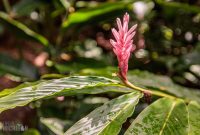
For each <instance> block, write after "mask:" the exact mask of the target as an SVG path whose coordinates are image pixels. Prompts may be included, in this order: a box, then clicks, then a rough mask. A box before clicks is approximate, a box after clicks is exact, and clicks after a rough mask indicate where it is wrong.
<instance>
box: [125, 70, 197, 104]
mask: <svg viewBox="0 0 200 135" xmlns="http://www.w3.org/2000/svg"><path fill="white" fill-rule="evenodd" d="M128 74H129V77H128V78H129V80H130V82H132V83H134V84H135V85H137V86H140V87H145V88H147V89H154V90H159V91H162V92H165V93H170V94H172V95H175V96H177V97H181V98H185V99H188V100H196V101H199V102H200V98H199V97H200V91H199V90H196V89H191V88H186V87H183V86H180V85H177V84H175V83H174V82H173V81H172V80H171V79H170V78H169V77H167V76H162V75H155V74H152V73H150V72H147V71H139V70H134V71H130V72H129V73H128Z"/></svg>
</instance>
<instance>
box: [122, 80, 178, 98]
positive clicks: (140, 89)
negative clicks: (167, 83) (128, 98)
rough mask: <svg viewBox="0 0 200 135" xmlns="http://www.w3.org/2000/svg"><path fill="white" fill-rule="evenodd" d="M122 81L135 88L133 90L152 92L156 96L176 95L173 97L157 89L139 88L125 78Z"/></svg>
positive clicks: (168, 96)
mask: <svg viewBox="0 0 200 135" xmlns="http://www.w3.org/2000/svg"><path fill="white" fill-rule="evenodd" d="M123 82H124V84H125V85H126V86H127V87H129V88H132V89H135V90H138V91H141V92H143V93H150V94H153V95H156V96H159V97H167V98H172V99H176V97H174V96H171V95H168V94H165V93H162V92H159V91H150V90H147V89H143V88H140V87H138V86H135V85H133V84H132V83H130V82H129V81H128V80H125V81H123Z"/></svg>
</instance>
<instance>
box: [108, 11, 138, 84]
mask: <svg viewBox="0 0 200 135" xmlns="http://www.w3.org/2000/svg"><path fill="white" fill-rule="evenodd" d="M116 21H117V26H118V29H119V30H118V31H117V30H116V29H115V28H113V29H112V33H113V35H114V37H115V41H114V40H112V39H110V43H111V44H112V46H113V52H114V53H115V54H116V56H117V60H118V67H119V73H118V75H119V77H120V78H121V79H122V80H123V81H127V72H128V60H129V58H130V54H131V52H132V51H134V50H135V48H136V47H135V45H133V40H132V38H133V37H134V35H135V29H136V27H137V24H136V25H134V26H132V27H131V28H130V29H128V23H129V14H128V13H126V14H125V15H124V18H123V24H122V22H121V20H120V19H119V18H117V20H116Z"/></svg>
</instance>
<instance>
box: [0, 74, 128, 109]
mask: <svg viewBox="0 0 200 135" xmlns="http://www.w3.org/2000/svg"><path fill="white" fill-rule="evenodd" d="M12 90H13V92H11V91H12ZM6 91H7V92H4V91H2V92H0V95H1V93H4V94H3V97H1V98H0V112H2V111H4V110H8V109H11V108H14V107H17V106H24V105H26V104H28V103H30V102H32V101H35V100H38V99H42V98H47V97H55V96H63V95H65V96H69V95H77V94H98V93H105V92H111V91H113V92H130V91H132V90H131V89H128V88H126V87H124V86H122V85H120V84H119V82H118V81H116V80H112V79H109V78H105V77H96V76H73V77H66V78H61V79H54V80H49V81H41V82H38V83H29V85H28V86H27V85H22V86H21V87H20V86H19V87H17V89H16V88H14V89H11V90H8V89H7V90H6Z"/></svg>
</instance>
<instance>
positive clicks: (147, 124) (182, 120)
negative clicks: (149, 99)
mask: <svg viewBox="0 0 200 135" xmlns="http://www.w3.org/2000/svg"><path fill="white" fill-rule="evenodd" d="M187 134H188V115H187V107H186V105H185V103H184V102H183V101H182V100H180V99H177V100H171V99H167V98H162V99H159V100H157V101H156V102H154V103H153V104H151V105H150V106H148V107H147V108H145V109H144V110H143V111H142V112H141V113H140V114H139V115H138V116H137V118H136V119H135V120H134V121H133V123H132V124H131V126H130V127H129V128H128V130H127V131H126V133H125V135H187Z"/></svg>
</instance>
